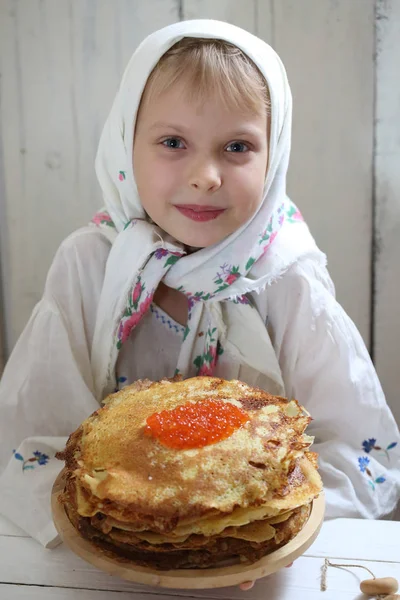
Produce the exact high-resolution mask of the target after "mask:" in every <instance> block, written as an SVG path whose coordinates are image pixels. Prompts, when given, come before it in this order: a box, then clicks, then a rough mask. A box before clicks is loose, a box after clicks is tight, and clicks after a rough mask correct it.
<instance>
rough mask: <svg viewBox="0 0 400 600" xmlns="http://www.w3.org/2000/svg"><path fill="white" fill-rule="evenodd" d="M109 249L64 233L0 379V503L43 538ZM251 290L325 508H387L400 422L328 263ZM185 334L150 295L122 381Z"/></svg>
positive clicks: (51, 533)
mask: <svg viewBox="0 0 400 600" xmlns="http://www.w3.org/2000/svg"><path fill="white" fill-rule="evenodd" d="M109 250H110V245H109V243H108V242H107V240H106V239H105V238H104V237H103V236H102V235H101V233H99V232H98V231H97V230H95V229H93V228H89V227H85V228H83V229H80V230H78V231H77V232H75V233H74V234H72V235H71V236H70V237H69V238H68V239H67V240H65V241H64V242H63V244H62V245H61V247H60V249H59V251H58V253H57V255H56V257H55V259H54V262H53V265H52V267H51V269H50V272H49V275H48V279H47V283H46V287H45V291H44V295H43V298H42V300H41V302H40V303H39V304H38V305H37V306H36V308H35V309H34V311H33V314H32V317H31V319H30V321H29V323H28V324H27V326H26V328H25V330H24V332H23V334H22V335H21V337H20V339H19V341H18V343H17V345H16V347H15V349H14V351H13V353H12V355H11V357H10V360H9V362H8V365H7V366H6V369H5V372H4V375H3V378H2V381H1V383H0V513H1V514H3V515H4V516H6V517H8V518H9V519H10V520H11V521H13V522H14V523H15V524H17V525H18V526H20V527H21V528H22V529H24V530H25V531H26V532H28V533H29V534H30V535H31V536H33V537H34V538H36V539H37V540H38V541H39V542H41V543H42V544H44V545H51V544H52V542H53V540H54V538H55V537H56V530H55V528H54V525H53V523H52V519H51V513H50V491H51V486H52V483H53V481H54V479H55V477H56V476H57V473H58V472H59V470H60V469H61V468H62V466H63V465H62V463H61V462H60V461H58V460H56V459H55V458H54V454H55V452H56V451H57V450H61V449H62V448H63V447H64V445H65V441H66V437H67V436H68V435H69V434H70V433H71V432H72V431H74V430H75V429H76V428H77V427H78V426H79V424H80V423H81V422H82V421H83V420H84V419H85V418H86V417H87V416H88V415H89V414H91V413H92V412H93V411H94V410H96V409H97V408H98V403H97V401H96V400H95V397H94V395H93V376H92V372H91V367H90V356H91V350H92V340H93V331H94V324H95V318H96V308H97V304H98V300H99V296H100V292H101V289H102V283H103V278H104V271H105V265H106V261H107V257H108V254H109ZM253 301H254V303H255V304H256V306H257V309H258V310H259V312H260V314H261V316H262V318H263V320H264V322H266V323H267V324H268V330H269V333H270V336H271V340H272V343H273V347H274V350H275V353H276V356H277V358H278V362H279V365H280V368H281V372H282V378H283V381H284V384H285V389H286V392H287V396H288V397H295V398H297V399H298V400H299V402H300V403H301V404H303V405H304V406H305V407H306V408H307V410H308V411H309V412H310V413H311V416H312V417H313V419H314V420H313V422H312V423H311V425H310V427H309V429H308V433H309V434H310V435H314V436H315V444H314V446H313V448H312V449H313V450H315V451H316V452H318V453H319V465H320V472H321V475H322V478H323V482H324V487H325V493H326V502H327V512H326V516H327V517H328V518H332V517H366V518H377V517H381V516H384V515H386V514H388V513H390V512H391V511H393V509H394V508H395V507H396V504H397V502H398V500H399V497H400V455H399V448H400V444H398V442H399V430H398V427H397V426H396V423H395V421H394V419H393V416H392V414H391V412H390V410H389V408H388V406H387V404H386V402H385V398H384V396H383V393H382V390H381V387H380V384H379V381H378V379H377V376H376V374H375V370H374V368H373V366H372V363H371V361H370V358H369V355H368V352H367V350H366V348H365V346H364V343H363V341H362V339H361V337H360V335H359V333H358V331H357V329H356V328H355V326H354V324H353V323H352V321H351V320H350V318H349V317H348V316H347V315H346V314H345V312H344V311H343V309H342V308H341V307H340V305H339V304H338V303H337V302H336V300H335V298H334V289H333V285H332V282H331V280H330V277H329V274H328V272H327V271H326V269H325V268H323V267H320V266H316V265H315V263H314V264H313V263H311V262H310V261H307V260H306V259H304V260H301V261H299V262H297V263H296V264H295V265H294V266H293V267H292V268H291V269H290V270H289V271H288V272H287V273H286V274H285V275H284V276H283V277H282V278H281V279H279V280H278V281H276V282H275V283H274V284H272V285H271V286H269V287H268V288H267V289H266V290H265V291H264V292H262V293H261V294H259V295H254V297H253ZM182 339H183V327H181V326H180V325H179V324H177V323H175V322H174V321H173V320H172V319H171V318H170V317H169V316H168V315H167V314H165V313H164V312H163V311H162V310H161V309H160V308H158V307H157V306H155V305H154V304H153V305H152V306H151V309H150V311H149V312H148V314H147V315H146V316H145V317H144V319H143V320H142V322H141V323H140V324H139V326H138V327H137V328H136V329H135V330H134V331H133V332H132V335H131V337H130V339H129V341H128V342H127V343H126V344H125V345H124V347H123V348H122V350H121V353H120V356H119V359H118V363H117V378H118V384H119V387H122V386H124V385H127V384H128V383H130V382H132V381H134V380H136V379H138V378H145V377H147V378H149V379H153V380H157V379H160V378H162V377H165V376H172V375H173V374H174V370H175V366H176V360H177V356H178V353H179V348H180V344H181V342H182ZM233 359H234V358H233V357H232V360H233Z"/></svg>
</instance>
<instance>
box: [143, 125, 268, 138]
mask: <svg viewBox="0 0 400 600" xmlns="http://www.w3.org/2000/svg"><path fill="white" fill-rule="evenodd" d="M153 129H174V130H175V131H178V132H182V133H184V132H185V131H187V128H186V127H185V126H184V125H176V124H174V123H167V122H166V121H156V122H155V123H153V125H152V126H151V127H150V130H153ZM259 133H260V131H259V129H258V128H256V127H251V126H250V127H247V128H246V127H245V128H244V129H240V130H237V131H232V132H230V133H229V134H227V137H231V138H234V137H245V136H246V135H257V134H259Z"/></svg>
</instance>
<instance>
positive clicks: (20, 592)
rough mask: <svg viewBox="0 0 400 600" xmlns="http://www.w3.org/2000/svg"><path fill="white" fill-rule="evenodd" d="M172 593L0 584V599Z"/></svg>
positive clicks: (100, 599) (78, 599) (125, 599)
mask: <svg viewBox="0 0 400 600" xmlns="http://www.w3.org/2000/svg"><path fill="white" fill-rule="evenodd" d="M174 597H175V596H174V594H172V593H171V595H167V594H164V593H163V594H162V595H159V594H150V593H146V592H143V594H132V593H130V592H126V593H124V592H110V591H106V592H101V591H98V590H74V589H67V588H57V587H47V588H46V587H34V586H31V585H9V584H0V598H1V599H2V600H133V599H134V598H142V599H143V598H145V599H146V600H163V598H167V599H168V600H171V598H174Z"/></svg>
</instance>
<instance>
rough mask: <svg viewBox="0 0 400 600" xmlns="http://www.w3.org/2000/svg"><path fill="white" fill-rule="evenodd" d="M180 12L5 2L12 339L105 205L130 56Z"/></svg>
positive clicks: (165, 4)
mask: <svg viewBox="0 0 400 600" xmlns="http://www.w3.org/2000/svg"><path fill="white" fill-rule="evenodd" d="M178 19H179V2H178V0H151V2H132V1H131V0H86V1H85V2H81V1H80V0H71V2H63V1H60V0H56V1H54V0H43V1H41V0H20V1H19V2H15V1H13V0H1V1H0V57H1V58H0V60H1V64H0V69H1V73H2V78H1V94H2V102H1V107H0V121H1V128H0V130H1V131H2V146H3V149H4V156H3V162H4V164H3V165H2V166H1V167H0V172H4V174H5V181H4V186H5V195H6V197H5V213H6V220H7V223H6V225H7V226H5V225H3V226H2V237H4V236H3V230H5V229H8V230H9V231H12V235H8V236H6V239H5V240H2V252H3V251H4V252H5V257H4V258H5V262H6V268H5V274H4V282H3V286H4V290H5V309H6V315H7V316H6V319H5V320H6V325H7V342H8V347H9V348H10V347H12V346H13V345H14V343H15V341H16V338H17V336H18V335H19V333H20V332H21V330H22V328H23V326H24V325H25V323H26V321H27V319H28V317H29V315H30V313H31V310H32V308H33V306H34V304H35V303H36V302H37V301H38V300H39V298H40V297H41V294H42V289H43V285H44V281H45V276H46V273H47V271H48V268H49V265H50V263H51V260H52V257H53V255H54V253H55V251H56V249H57V247H58V245H59V243H60V242H61V240H62V239H63V238H64V237H65V236H66V235H68V233H69V232H71V231H72V230H74V229H75V228H77V227H78V226H81V225H83V224H85V223H86V222H87V221H88V220H89V218H90V217H91V215H92V214H93V212H94V211H95V210H96V209H98V208H99V207H100V206H101V203H102V199H101V194H100V191H99V188H98V185H97V181H96V178H95V173H94V157H95V152H96V149H97V144H98V139H99V136H100V133H101V128H102V126H103V123H104V121H105V118H106V116H107V114H108V111H109V109H110V107H111V103H112V100H113V97H114V95H115V92H116V89H117V86H118V83H119V79H120V75H121V73H122V71H123V69H124V68H125V65H126V62H127V60H128V58H129V57H130V55H131V53H132V51H133V50H134V48H135V47H136V46H137V45H138V43H139V42H140V41H141V40H142V39H143V37H145V36H146V35H147V34H148V33H149V32H150V31H153V30H154V29H157V28H159V27H161V26H163V25H167V24H169V23H172V22H174V21H176V20H178Z"/></svg>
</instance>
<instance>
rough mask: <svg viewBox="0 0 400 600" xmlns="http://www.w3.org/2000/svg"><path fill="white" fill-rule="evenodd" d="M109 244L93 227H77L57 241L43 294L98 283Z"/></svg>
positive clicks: (101, 279) (99, 283)
mask: <svg viewBox="0 0 400 600" xmlns="http://www.w3.org/2000/svg"><path fill="white" fill-rule="evenodd" d="M110 248H111V243H110V242H109V241H108V240H107V238H106V237H105V236H104V235H103V234H102V232H101V231H99V230H98V229H96V228H95V227H91V226H86V227H81V228H80V229H77V230H76V231H74V232H73V233H71V234H70V235H69V236H68V237H66V238H65V239H64V240H63V241H62V242H61V244H60V246H59V248H58V250H57V252H56V254H55V256H54V259H53V262H52V264H51V266H50V269H49V272H48V275H47V280H46V287H45V293H46V292H51V294H52V295H55V296H58V295H59V293H60V291H61V290H65V288H67V287H68V288H75V287H76V285H78V286H79V288H81V289H82V288H85V287H87V286H93V285H94V284H96V286H95V287H98V286H101V285H102V282H103V279H104V273H105V268H106V263H107V259H108V255H109V253H110Z"/></svg>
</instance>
